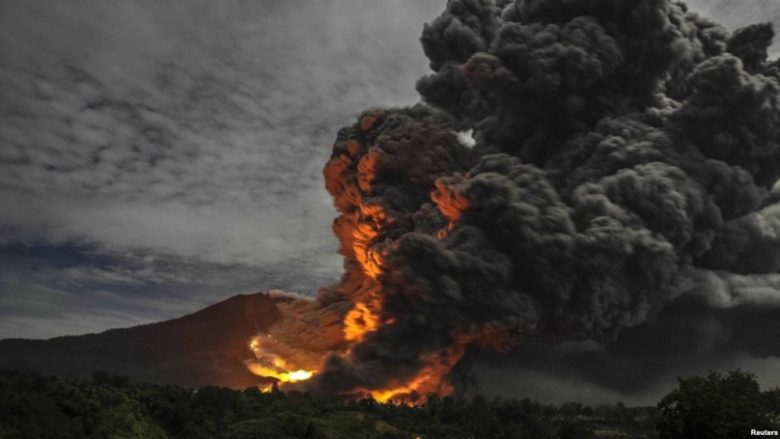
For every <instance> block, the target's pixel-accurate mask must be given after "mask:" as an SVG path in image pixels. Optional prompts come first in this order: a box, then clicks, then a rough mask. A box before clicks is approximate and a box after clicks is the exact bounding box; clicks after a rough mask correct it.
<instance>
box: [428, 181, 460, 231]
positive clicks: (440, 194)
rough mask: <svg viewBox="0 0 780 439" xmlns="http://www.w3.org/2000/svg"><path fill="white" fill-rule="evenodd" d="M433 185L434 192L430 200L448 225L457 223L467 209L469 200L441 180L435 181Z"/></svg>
mask: <svg viewBox="0 0 780 439" xmlns="http://www.w3.org/2000/svg"><path fill="white" fill-rule="evenodd" d="M435 185H436V190H435V191H433V193H431V199H432V200H433V202H434V203H436V207H438V208H439V210H440V211H441V213H443V214H444V216H446V217H447V219H449V220H450V223H453V222H455V221H457V220H458V218H460V215H461V213H463V211H464V210H466V209H467V208H468V207H469V200H468V199H467V198H466V197H465V196H464V195H463V194H461V193H460V192H458V191H457V190H456V189H455V188H454V187H452V186H450V185H449V184H448V182H445V181H444V180H442V179H438V180H436V182H435Z"/></svg>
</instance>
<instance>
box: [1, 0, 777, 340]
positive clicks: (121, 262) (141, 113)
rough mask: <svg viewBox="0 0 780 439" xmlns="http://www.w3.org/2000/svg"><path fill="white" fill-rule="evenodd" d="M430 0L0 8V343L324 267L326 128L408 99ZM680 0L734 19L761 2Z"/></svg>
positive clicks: (759, 13) (328, 244) (93, 326)
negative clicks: (375, 106)
mask: <svg viewBox="0 0 780 439" xmlns="http://www.w3.org/2000/svg"><path fill="white" fill-rule="evenodd" d="M443 3H444V2H443V1H437V0H427V1H412V0H394V1H387V0H366V1H357V0H324V1H318V2H309V1H304V0H293V1H281V0H264V1H257V2H249V1H240V0H229V1H221V2H210V1H189V2H184V1H173V2H164V3H160V2H153V1H142V0H139V1H132V2H127V1H101V2H94V1H93V2H87V1H81V0H74V1H70V2H44V1H34V0H33V1H22V0H20V1H7V2H3V3H2V4H0V119H1V120H2V123H0V206H3V208H2V210H1V211H0V261H2V265H0V321H2V323H1V324H0V337H11V336H14V337H16V336H24V337H47V336H52V335H58V334H63V333H78V332H87V331H95V330H100V329H105V328H108V327H112V326H122V325H131V324H137V323H142V322H149V321H153V320H158V319H162V318H168V317H173V316H176V315H179V314H181V313H183V312H187V311H191V310H194V309H197V308H198V307H200V306H203V305H205V304H208V303H213V302H215V301H217V300H219V299H222V298H225V297H227V296H229V295H232V294H235V293H238V292H248V291H253V290H258V289H271V288H283V289H288V290H296V291H299V292H301V293H304V294H312V293H313V292H314V290H315V289H316V287H317V286H321V285H323V284H325V283H328V282H329V281H332V280H333V279H335V276H336V275H337V274H338V273H339V271H340V269H339V265H340V258H339V257H338V256H337V255H336V252H335V250H336V243H335V240H334V239H333V238H332V235H331V232H330V223H331V220H332V218H333V217H334V216H335V213H334V210H333V208H332V206H331V200H330V197H329V196H327V194H326V193H325V191H324V188H323V183H322V177H321V175H322V174H321V168H322V166H323V164H324V163H325V162H326V160H327V158H328V155H329V154H330V145H331V143H332V141H333V138H334V136H335V128H336V127H339V126H342V125H344V123H345V122H346V121H349V120H352V119H353V118H354V117H355V116H356V115H357V114H358V113H360V112H361V111H362V110H363V109H364V108H365V107H366V105H370V104H381V105H388V106H392V105H404V104H409V103H412V102H414V101H416V100H417V99H418V97H417V95H416V94H415V93H414V92H413V90H414V83H415V81H416V79H417V78H418V77H420V76H421V75H422V74H424V73H425V72H426V71H427V61H426V60H425V57H424V56H423V54H422V50H421V48H420V45H419V43H418V41H417V39H418V36H419V34H420V31H421V29H422V24H423V23H424V22H426V21H430V20H431V19H432V18H433V17H435V16H436V15H437V14H438V12H439V11H440V10H441V8H442V6H443ZM691 4H692V6H693V7H695V8H701V9H703V10H704V12H705V13H708V14H709V15H711V16H713V17H716V18H719V19H723V20H725V21H726V24H728V25H733V26H734V27H737V26H739V25H742V24H744V23H746V22H753V21H756V19H757V18H761V19H766V18H765V17H767V16H772V17H777V16H778V15H780V11H778V7H777V6H776V5H774V4H773V2H768V1H761V0H752V1H749V2H740V4H739V6H731V5H729V4H728V2H725V1H719V2H705V1H703V0H701V1H698V2H695V1H694V2H692V3H691Z"/></svg>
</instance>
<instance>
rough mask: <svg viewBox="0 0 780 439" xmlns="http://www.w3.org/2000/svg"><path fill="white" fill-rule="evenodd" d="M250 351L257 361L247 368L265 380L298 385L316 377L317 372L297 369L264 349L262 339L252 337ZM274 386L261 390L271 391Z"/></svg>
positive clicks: (249, 363) (248, 363)
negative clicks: (270, 379) (269, 379)
mask: <svg viewBox="0 0 780 439" xmlns="http://www.w3.org/2000/svg"><path fill="white" fill-rule="evenodd" d="M249 349H251V350H252V352H253V353H254V355H255V358H256V361H250V362H247V368H248V369H249V371H250V372H252V373H253V374H255V375H257V376H260V377H263V378H273V379H275V380H277V381H279V382H280V383H297V382H301V381H306V380H308V379H310V378H311V377H313V376H314V374H315V373H316V371H314V370H306V369H301V368H297V367H295V366H293V365H291V364H289V362H288V361H287V360H285V359H284V358H282V357H280V356H278V355H277V354H274V353H272V352H269V351H267V350H265V349H264V348H263V344H262V343H261V341H260V337H259V336H257V337H252V340H250V342H249ZM271 388H272V386H270V385H266V386H261V390H263V391H270V390H271Z"/></svg>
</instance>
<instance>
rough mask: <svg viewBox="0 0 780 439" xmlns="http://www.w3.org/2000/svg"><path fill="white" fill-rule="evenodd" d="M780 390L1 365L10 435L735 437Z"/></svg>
mask: <svg viewBox="0 0 780 439" xmlns="http://www.w3.org/2000/svg"><path fill="white" fill-rule="evenodd" d="M779 414H780V391H778V390H777V389H774V390H770V391H766V392H761V391H760V389H759V387H758V384H757V383H756V380H755V377H753V376H752V375H750V374H748V373H744V372H741V371H735V372H731V373H729V374H726V375H720V374H716V373H712V374H710V375H708V376H706V377H693V378H688V379H682V380H680V385H679V386H678V388H677V389H675V390H674V391H673V392H671V393H670V394H669V395H667V396H666V397H665V398H664V399H663V400H662V401H661V402H660V403H659V405H658V407H638V408H630V407H626V406H625V405H623V404H622V403H617V404H615V405H612V406H606V405H603V406H597V407H590V406H585V405H582V404H578V403H565V404H562V405H559V406H553V405H545V404H540V403H538V402H535V401H531V400H528V399H524V400H521V401H516V400H499V399H496V400H492V401H486V400H485V399H484V398H482V397H475V398H473V399H470V400H468V401H467V400H463V399H454V398H443V399H440V398H437V397H432V398H431V399H430V401H429V402H428V403H427V404H426V405H424V406H416V407H408V406H399V405H392V404H379V403H377V402H376V401H374V400H372V399H364V400H359V401H355V400H342V399H328V398H319V397H318V398H315V397H312V396H310V395H306V394H299V393H289V394H285V393H282V392H278V391H277V392H272V393H261V392H260V391H258V390H257V389H246V390H244V391H238V390H233V389H227V388H220V387H204V388H201V389H197V390H193V389H189V388H186V387H181V386H172V385H157V384H141V383H132V382H130V381H129V380H128V379H126V378H123V377H117V376H110V375H108V374H105V373H97V374H95V375H94V376H93V378H92V380H89V381H78V380H71V379H62V378H55V377H43V376H41V375H37V374H23V373H19V372H0V439H10V438H100V439H104V438H106V439H109V438H187V439H198V438H231V439H238V438H247V439H250V438H251V439H263V438H274V439H285V438H322V439H325V438H334V439H335V438H384V439H389V438H399V439H400V438H473V439H477V438H491V439H493V438H561V439H565V438H570V439H573V438H595V437H612V438H617V437H628V438H642V437H645V438H655V437H661V438H683V437H684V438H690V437H697V438H726V437H728V438H733V437H743V436H747V435H749V432H750V429H751V428H756V429H762V428H768V429H769V428H772V426H773V425H774V426H775V427H774V428H777V427H776V426H777V420H778V415H779Z"/></svg>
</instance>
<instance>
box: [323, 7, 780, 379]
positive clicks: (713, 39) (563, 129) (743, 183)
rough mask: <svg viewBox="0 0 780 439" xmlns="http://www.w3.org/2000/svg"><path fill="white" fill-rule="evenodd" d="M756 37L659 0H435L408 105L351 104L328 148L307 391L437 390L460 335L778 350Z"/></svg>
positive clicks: (466, 338) (634, 354) (779, 220)
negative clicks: (421, 68) (337, 268)
mask: <svg viewBox="0 0 780 439" xmlns="http://www.w3.org/2000/svg"><path fill="white" fill-rule="evenodd" d="M773 35H774V33H773V30H772V28H771V26H770V25H763V24H761V25H754V26H749V27H747V28H744V29H740V30H738V31H736V32H734V33H733V34H730V33H729V32H727V31H726V30H725V29H724V28H722V27H721V26H719V25H717V24H715V23H713V22H711V21H709V20H707V19H705V18H703V17H700V16H698V15H696V14H695V13H693V12H691V11H689V10H688V9H687V8H686V6H685V5H684V4H682V3H680V2H676V1H670V0H544V1H543V0H516V1H514V2H511V1H492V0H450V1H449V2H448V4H447V8H446V10H445V11H444V13H443V14H442V15H441V16H440V17H438V18H436V19H435V20H434V21H433V22H432V23H430V24H428V25H426V26H425V28H424V30H423V34H422V38H421V41H422V44H423V48H424V50H425V53H426V55H427V56H428V58H429V60H430V67H431V69H432V71H433V73H431V74H430V75H428V76H426V77H423V78H421V79H420V80H419V82H418V84H417V89H418V91H419V92H420V94H421V95H422V98H423V101H424V103H423V104H419V105H417V106H414V107H412V108H406V109H379V110H371V111H369V112H367V113H365V114H364V115H363V116H362V117H361V118H360V120H359V121H358V122H357V123H356V124H355V125H353V126H350V127H347V128H344V129H343V130H342V131H341V132H340V133H339V136H338V139H337V141H336V144H335V146H334V150H333V156H332V157H331V160H330V161H329V162H328V164H327V166H326V168H325V176H326V184H327V189H328V190H329V192H330V193H331V194H332V195H333V197H334V200H335V204H336V207H337V209H338V210H339V212H340V216H339V218H338V219H337V220H336V221H335V224H334V230H335V232H336V235H337V236H338V238H339V239H340V242H341V253H342V254H343V255H344V257H345V263H344V266H345V270H346V272H345V274H344V276H343V279H342V281H341V283H340V284H338V285H336V286H333V287H330V288H328V289H325V290H324V291H323V292H322V293H321V296H320V298H319V301H320V302H321V303H323V304H326V305H327V304H331V305H329V306H331V308H333V305H332V304H335V303H347V305H344V307H343V308H344V309H349V310H350V311H348V312H346V314H345V319H344V325H345V330H344V334H345V340H346V341H345V343H351V345H350V347H349V348H348V349H346V350H343V351H341V352H340V353H336V354H332V355H330V356H329V357H328V358H327V359H326V361H325V363H324V365H323V368H322V370H321V371H320V373H319V374H318V375H317V376H316V377H315V378H314V380H313V382H312V383H311V384H310V386H309V388H310V389H313V390H318V391H323V392H334V393H350V392H358V391H372V390H382V389H392V388H400V389H402V390H404V391H406V392H407V393H415V392H416V393H424V392H429V391H431V392H440V393H447V392H451V391H452V390H453V388H452V386H453V385H456V384H457V382H456V381H455V380H454V378H455V377H454V376H452V375H451V371H452V370H453V369H454V368H456V366H458V365H459V364H462V362H464V361H466V360H467V359H469V358H473V357H474V356H475V355H477V356H478V355H479V352H491V351H497V352H504V353H505V354H502V355H501V356H500V358H505V359H506V361H517V362H528V363H529V365H531V366H533V363H536V364H537V365H538V366H539V367H543V364H547V363H549V362H550V361H552V360H551V359H550V358H548V357H546V356H545V354H544V353H543V352H542V351H543V350H544V349H547V348H538V349H537V348H534V347H533V346H548V347H549V346H552V347H554V346H557V345H559V344H561V343H564V342H569V343H570V342H580V341H585V340H591V341H593V342H595V343H598V344H599V345H601V346H603V347H605V350H604V351H603V352H602V353H601V354H599V355H601V356H600V357H599V358H589V357H588V358H585V357H587V356H582V355H580V354H576V353H575V354H572V355H571V356H569V357H568V358H570V359H573V360H571V364H575V363H579V364H580V370H579V372H577V373H580V374H582V375H585V376H587V375H594V373H593V372H592V371H591V372H588V371H587V370H585V369H587V367H588V366H587V365H593V366H592V367H594V368H595V367H596V366H595V365H598V367H600V368H604V367H606V368H607V369H609V366H605V364H608V363H610V364H613V365H616V364H622V366H626V365H629V366H633V365H635V364H639V363H640V362H639V361H638V360H636V359H637V358H643V359H648V358H652V359H653V361H652V362H650V363H648V364H652V365H653V366H654V367H655V366H657V367H664V365H668V364H669V361H671V360H670V358H672V357H673V356H674V355H676V354H679V353H681V352H690V351H696V352H698V351H706V352H715V351H719V350H722V351H725V350H740V351H744V352H748V353H750V354H753V355H760V356H776V355H778V354H780V345H778V343H777V342H774V343H773V344H772V343H769V344H767V343H766V342H767V340H777V335H778V333H780V331H779V330H780V325H779V324H778V323H777V322H778V321H779V320H778V319H776V318H775V317H777V316H780V313H778V307H779V306H780V275H778V274H777V272H778V270H779V269H780V204H778V202H780V190H777V189H776V188H774V184H775V182H776V181H777V179H778V172H780V162H779V161H780V143H778V142H780V89H779V87H780V85H779V82H778V81H780V64H778V63H777V62H774V61H768V60H767V48H768V47H769V45H770V44H771V41H772V37H773ZM466 130H473V136H474V138H475V140H476V144H475V145H474V146H473V147H468V146H464V145H463V144H462V143H461V142H460V141H459V140H458V139H459V138H458V136H457V135H456V132H457V131H466ZM770 316H772V317H770ZM681 331H682V333H681ZM657 337H665V338H666V340H667V341H668V340H672V341H671V342H669V345H668V346H663V344H662V343H663V342H659V341H658V340H657V339H656V338H657ZM769 337H771V338H769ZM539 349H542V351H539ZM697 350H698V351H697ZM529 352H530V354H529ZM534 352H535V353H534ZM578 355H580V357H582V358H579V359H577V358H578V357H577V356H578ZM588 355H590V354H588ZM591 356H592V355H591ZM621 356H622V357H625V358H631V359H633V360H625V361H628V363H626V362H624V363H616V362H615V361H613V360H614V358H617V357H621ZM631 361H634V363H631ZM545 362H547V363H545ZM559 367H561V368H563V369H566V368H565V367H563V366H560V365H559ZM456 369H457V368H456ZM601 370H605V369H601ZM564 372H567V373H569V372H571V370H568V369H566V370H564ZM630 385H634V384H631V383H626V386H630Z"/></svg>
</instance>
